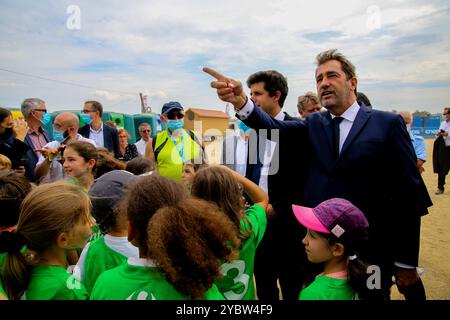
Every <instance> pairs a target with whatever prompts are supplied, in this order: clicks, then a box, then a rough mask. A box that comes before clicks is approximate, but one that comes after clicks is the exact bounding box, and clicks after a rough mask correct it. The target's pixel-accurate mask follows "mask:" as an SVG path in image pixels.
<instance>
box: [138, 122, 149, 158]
mask: <svg viewBox="0 0 450 320" xmlns="http://www.w3.org/2000/svg"><path fill="white" fill-rule="evenodd" d="M138 130H139V135H140V136H141V139H139V141H137V142H136V143H135V146H136V148H137V150H138V152H139V155H140V156H141V157H144V156H145V148H146V147H147V144H148V143H149V142H150V144H152V129H151V128H150V124H148V123H147V122H143V123H141V124H140V125H139V127H138Z"/></svg>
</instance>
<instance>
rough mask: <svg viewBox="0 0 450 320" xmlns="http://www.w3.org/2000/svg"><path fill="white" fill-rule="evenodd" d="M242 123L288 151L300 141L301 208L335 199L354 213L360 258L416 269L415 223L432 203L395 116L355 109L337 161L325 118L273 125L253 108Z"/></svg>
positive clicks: (417, 237)
mask: <svg viewBox="0 0 450 320" xmlns="http://www.w3.org/2000/svg"><path fill="white" fill-rule="evenodd" d="M243 121H244V123H245V124H246V125H247V126H249V127H252V128H255V129H259V128H274V129H280V139H281V141H285V139H291V141H292V142H291V145H292V147H293V148H294V146H295V145H296V141H298V140H297V137H302V138H303V137H306V139H307V146H301V145H299V146H298V148H305V149H307V150H308V152H307V154H308V155H309V166H308V168H309V177H308V181H307V184H306V188H305V194H304V195H305V201H306V204H307V205H309V206H312V207H313V206H316V205H318V204H319V203H320V202H322V201H324V200H327V199H330V198H334V197H340V198H345V199H348V200H349V201H351V202H352V203H353V204H354V205H356V206H357V207H359V208H360V209H361V210H362V211H363V212H364V214H365V215H366V217H367V219H368V221H369V224H370V227H369V235H370V238H369V241H368V244H367V245H366V246H365V247H364V248H363V249H362V251H363V254H362V256H363V258H365V259H366V260H368V262H371V263H377V264H380V265H385V266H386V265H392V262H393V261H397V262H402V263H406V264H410V265H414V266H416V265H417V264H418V254H419V245H420V217H421V216H422V215H424V214H426V213H427V212H428V210H427V208H428V207H429V206H431V205H432V202H431V199H430V197H429V195H428V191H427V189H426V187H425V184H424V182H423V180H422V177H421V175H420V173H419V171H418V170H417V167H416V156H415V153H414V149H413V146H412V144H411V140H410V138H409V135H408V133H407V131H406V126H405V123H404V121H403V119H402V118H401V117H400V116H399V115H396V114H393V113H389V112H383V111H377V110H372V109H368V108H366V107H361V108H360V110H359V112H358V114H357V116H356V119H355V122H354V123H353V126H352V128H351V130H350V133H349V135H348V137H347V139H346V141H345V143H344V145H343V147H342V150H341V153H340V155H339V157H338V159H337V160H335V159H334V157H333V151H332V150H333V148H332V146H333V142H332V141H333V140H332V139H333V130H332V127H331V116H330V114H329V113H328V112H322V113H315V114H312V115H310V116H308V117H307V119H306V120H303V121H277V120H274V119H272V118H271V117H270V116H268V115H267V114H266V113H264V112H262V111H260V110H259V108H254V111H253V112H252V113H251V114H250V116H249V117H248V118H247V119H246V120H243ZM291 169H292V170H296V168H291Z"/></svg>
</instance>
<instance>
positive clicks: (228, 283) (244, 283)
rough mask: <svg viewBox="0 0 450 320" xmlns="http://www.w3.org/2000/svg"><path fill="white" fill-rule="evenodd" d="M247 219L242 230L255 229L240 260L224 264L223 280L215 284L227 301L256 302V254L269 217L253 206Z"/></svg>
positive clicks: (244, 247) (245, 243)
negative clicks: (254, 275)
mask: <svg viewBox="0 0 450 320" xmlns="http://www.w3.org/2000/svg"><path fill="white" fill-rule="evenodd" d="M246 215H247V219H248V220H249V221H250V223H251V226H250V224H249V223H248V221H246V220H241V229H242V230H243V231H244V232H248V231H249V230H251V228H253V232H252V233H251V235H250V237H249V238H247V239H246V240H245V241H244V243H243V244H242V248H241V250H240V252H239V258H238V259H236V260H234V261H232V262H230V263H224V264H222V266H221V268H220V269H221V273H222V275H223V278H222V279H220V280H219V279H216V281H215V284H216V285H217V287H218V288H219V290H220V292H222V293H223V295H224V296H225V298H226V299H227V300H255V287H254V284H253V270H254V264H255V254H256V248H257V247H258V244H259V243H260V242H261V240H262V238H263V236H264V232H265V231H266V226H267V216H266V212H265V211H264V208H263V207H261V206H260V205H253V206H251V207H250V208H248V209H247V211H246Z"/></svg>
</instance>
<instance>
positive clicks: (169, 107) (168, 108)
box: [161, 101, 184, 114]
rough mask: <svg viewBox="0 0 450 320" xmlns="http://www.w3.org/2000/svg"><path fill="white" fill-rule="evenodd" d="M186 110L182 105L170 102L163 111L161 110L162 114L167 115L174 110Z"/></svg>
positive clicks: (164, 106)
mask: <svg viewBox="0 0 450 320" xmlns="http://www.w3.org/2000/svg"><path fill="white" fill-rule="evenodd" d="M174 109H176V110H184V109H183V107H182V106H181V104H180V103H179V102H177V101H170V102H167V103H165V104H164V105H163V107H162V110H161V114H167V113H169V111H172V110H174Z"/></svg>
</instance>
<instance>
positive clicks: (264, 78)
mask: <svg viewBox="0 0 450 320" xmlns="http://www.w3.org/2000/svg"><path fill="white" fill-rule="evenodd" d="M258 82H264V90H266V91H267V92H268V93H269V96H271V97H273V96H274V95H275V93H276V92H277V91H280V93H281V96H280V100H279V104H280V107H281V108H283V104H284V101H285V100H286V97H287V95H288V91H289V88H288V84H287V79H286V77H285V76H283V75H282V74H281V73H279V72H278V71H275V70H268V71H258V72H256V73H254V74H252V75H250V77H248V80H247V86H248V87H249V88H250V87H251V85H253V84H255V83H258Z"/></svg>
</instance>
